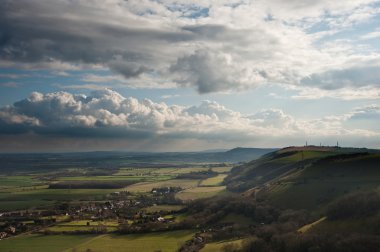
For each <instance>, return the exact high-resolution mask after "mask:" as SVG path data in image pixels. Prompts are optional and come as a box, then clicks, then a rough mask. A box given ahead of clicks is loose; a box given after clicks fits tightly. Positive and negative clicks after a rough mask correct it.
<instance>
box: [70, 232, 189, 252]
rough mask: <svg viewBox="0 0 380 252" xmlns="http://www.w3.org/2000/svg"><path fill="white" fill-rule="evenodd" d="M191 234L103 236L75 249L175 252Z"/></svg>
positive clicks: (166, 233)
mask: <svg viewBox="0 0 380 252" xmlns="http://www.w3.org/2000/svg"><path fill="white" fill-rule="evenodd" d="M193 234H194V232H193V231H190V230H181V231H173V232H160V233H150V234H131V235H105V236H101V237H99V238H97V239H93V240H91V241H89V242H87V243H85V244H81V245H79V246H76V247H75V249H76V251H78V252H81V251H86V250H87V249H91V250H92V251H95V252H101V251H113V252H118V251H120V252H121V251H130V252H151V251H162V252H165V251H168V252H169V251H170V252H171V251H176V250H177V249H178V248H179V247H180V246H181V244H182V243H184V242H185V241H186V240H189V239H191V237H192V236H193Z"/></svg>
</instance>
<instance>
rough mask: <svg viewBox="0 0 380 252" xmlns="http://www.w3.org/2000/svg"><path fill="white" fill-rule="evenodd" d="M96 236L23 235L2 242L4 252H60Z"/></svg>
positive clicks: (0, 245) (1, 248)
mask: <svg viewBox="0 0 380 252" xmlns="http://www.w3.org/2000/svg"><path fill="white" fill-rule="evenodd" d="M94 237H95V236H94V235H48V236H44V235H36V234H33V235H21V236H18V237H16V238H11V239H6V240H3V241H0V251H3V252H10V251H12V252H45V251H46V252H59V251H62V250H66V249H69V248H72V247H74V246H77V245H78V244H81V243H84V242H86V241H89V240H90V239H92V238H94Z"/></svg>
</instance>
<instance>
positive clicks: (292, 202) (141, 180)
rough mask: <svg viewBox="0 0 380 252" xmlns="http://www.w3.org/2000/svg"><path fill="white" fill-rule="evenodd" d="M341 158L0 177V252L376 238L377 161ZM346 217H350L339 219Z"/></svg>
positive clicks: (214, 247) (319, 155) (292, 152)
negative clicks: (326, 236) (355, 235)
mask: <svg viewBox="0 0 380 252" xmlns="http://www.w3.org/2000/svg"><path fill="white" fill-rule="evenodd" d="M341 153H342V150H340V149H336V151H335V152H334V151H333V150H332V149H331V148H326V149H323V148H322V149H321V150H318V149H312V148H311V149H307V150H306V149H305V150H304V149H302V150H301V151H297V148H288V149H287V148H285V149H282V150H280V151H278V152H275V153H271V154H268V155H265V156H263V157H262V158H260V159H258V160H256V161H252V162H249V163H246V164H241V163H240V164H239V166H235V167H233V164H228V163H227V164H226V163H206V162H194V163H189V162H173V161H170V162H164V163H157V162H152V163H149V162H146V160H145V161H144V162H141V163H134V162H129V161H128V162H129V163H128V162H127V161H126V160H124V159H123V160H124V161H123V162H122V163H121V164H119V165H115V164H116V162H111V163H112V166H111V165H110V164H111V163H110V160H108V161H107V163H106V164H107V165H110V166H109V168H104V169H102V168H100V167H97V165H99V164H97V165H94V164H92V165H88V164H87V165H88V166H86V165H83V164H82V165H80V166H79V167H75V166H73V165H72V163H71V161H70V164H69V165H67V166H65V165H63V164H62V163H60V164H59V165H60V167H59V168H57V167H56V168H51V169H48V168H46V167H47V166H44V167H43V169H42V168H41V167H39V168H36V169H34V170H31V171H30V172H28V173H27V172H25V170H23V169H21V170H19V171H17V169H16V170H12V172H11V173H6V172H5V173H4V174H2V175H1V176H0V181H1V182H3V183H2V185H1V192H0V214H1V216H0V228H1V231H0V235H1V237H2V238H1V239H3V240H2V241H0V251H20V252H24V251H31V252H34V251H42V252H43V251H67V252H71V251H125V249H126V248H128V251H142V252H144V251H156V250H160V251H176V250H179V251H183V252H184V251H206V252H207V251H231V250H232V251H233V250H239V249H246V248H250V246H256V245H255V244H256V242H261V243H268V246H272V243H271V240H268V238H267V237H268V236H267V235H274V236H275V237H276V239H278V240H281V239H283V238H284V237H287V236H281V235H282V234H283V232H285V234H286V235H288V236H289V237H291V238H290V239H295V240H297V239H298V238H297V237H295V236H296V235H297V234H298V233H302V234H303V235H305V236H306V237H308V236H309V235H311V236H312V235H320V234H323V233H328V232H331V231H333V232H336V233H342V234H343V233H345V232H346V230H349V231H350V232H361V233H363V234H364V233H365V234H368V235H373V234H376V232H377V224H376V223H378V220H379V216H380V215H379V214H378V213H377V212H376V211H377V209H378V208H377V207H374V206H378V205H380V194H379V193H378V190H376V188H378V184H379V181H380V180H379V179H378V178H379V175H380V173H379V169H378V159H379V158H380V156H379V154H376V153H374V154H369V153H361V152H359V153H354V154H351V153H348V154H341ZM53 163H54V162H53ZM55 165H57V164H55ZM105 166H106V165H105ZM357 167H361V169H357ZM362 190H364V191H365V192H366V194H363V195H364V196H363V197H361V196H360V195H359V196H357V195H356V196H355V194H354V195H353V196H351V197H353V198H354V199H355V200H356V201H357V203H356V204H355V205H358V206H359V207H358V209H359V210H358V211H357V210H356V207H355V208H354V209H353V210H352V209H351V210H350V211H351V212H344V211H342V213H341V210H340V208H339V206H340V205H339V204H346V206H345V207H343V208H344V209H350V207H351V205H350V204H349V203H347V202H349V201H347V200H346V201H344V199H343V203H340V201H339V199H341V198H342V196H344V195H347V194H349V195H350V193H355V192H357V191H362ZM368 190H375V191H369V192H367V191H368ZM367 201H368V203H367ZM334 204H337V205H336V206H335V209H333V210H331V206H334ZM360 204H362V206H361V205H360ZM363 204H364V205H363ZM366 204H369V205H368V206H370V207H368V206H367V205H366ZM360 206H361V207H362V208H360ZM337 209H338V210H337ZM360 209H361V210H360ZM373 209H375V210H373ZM379 209H380V208H379ZM368 211H369V212H368ZM371 211H372V212H371ZM374 211H375V212H374ZM347 213H348V214H351V215H353V216H354V217H352V218H351V219H343V220H342V219H339V218H338V217H339V216H340V215H339V214H342V216H343V217H344V216H345V215H344V214H347ZM329 214H330V216H331V214H333V216H338V217H337V218H338V219H331V217H329ZM355 214H356V215H355ZM358 214H359V217H357V215H358ZM367 215H368V216H367ZM363 216H364V217H363ZM355 218H356V219H355ZM367 227H369V228H367ZM365 228H367V230H368V231H365V230H364V229H365ZM272 232H274V233H272ZM286 232H288V233H286ZM252 234H254V235H252ZM321 239H322V238H321ZM48 246H54V248H53V249H52V248H50V247H48ZM273 246H275V245H273ZM259 251H260V250H259Z"/></svg>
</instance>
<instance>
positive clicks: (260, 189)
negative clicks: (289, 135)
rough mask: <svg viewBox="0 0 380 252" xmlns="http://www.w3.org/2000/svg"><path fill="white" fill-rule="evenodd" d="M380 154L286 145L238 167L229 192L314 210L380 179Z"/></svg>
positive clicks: (295, 207) (229, 186)
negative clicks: (242, 193) (252, 195)
mask: <svg viewBox="0 0 380 252" xmlns="http://www.w3.org/2000/svg"><path fill="white" fill-rule="evenodd" d="M379 164H380V152H379V151H378V150H371V149H365V148H362V149H357V148H339V147H319V146H304V147H287V148H283V149H280V150H278V151H275V152H272V153H269V154H266V155H264V156H263V157H261V158H259V159H257V160H253V161H251V162H249V163H247V164H244V165H241V166H238V167H235V168H234V169H232V171H231V174H230V175H229V176H228V177H226V179H225V184H226V185H227V188H228V189H229V190H230V191H234V192H245V195H251V194H253V193H254V195H255V197H261V198H265V199H267V200H269V201H270V202H271V203H273V204H275V205H277V206H279V207H283V208H293V209H297V208H298V209H314V210H315V208H316V207H317V206H322V205H324V204H327V203H329V202H331V201H332V200H334V199H335V198H337V197H338V196H341V195H344V194H346V193H349V192H351V191H355V190H360V189H365V188H373V187H376V186H377V185H378V184H379V183H380V167H379Z"/></svg>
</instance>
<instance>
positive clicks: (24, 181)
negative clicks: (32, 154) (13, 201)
mask: <svg viewBox="0 0 380 252" xmlns="http://www.w3.org/2000/svg"><path fill="white" fill-rule="evenodd" d="M40 183H41V182H40V181H37V180H34V179H33V177H32V176H0V189H4V188H12V187H26V186H33V185H36V184H40Z"/></svg>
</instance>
